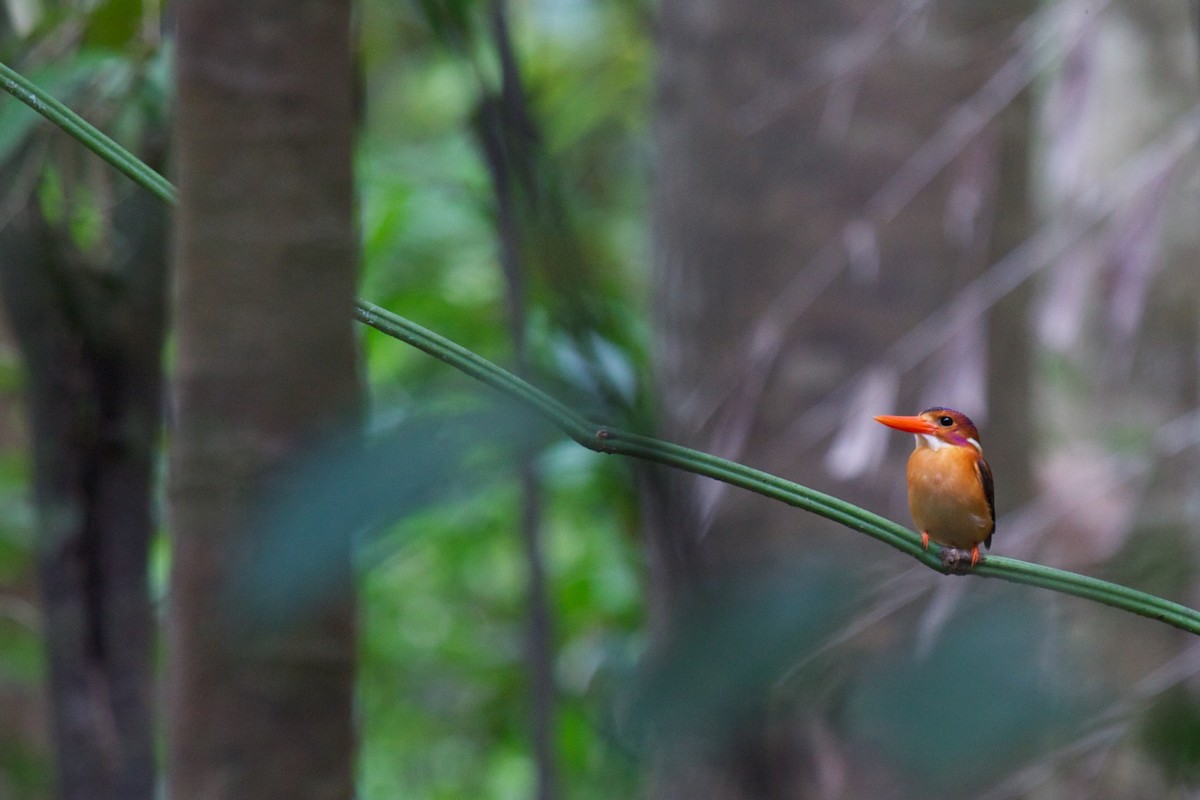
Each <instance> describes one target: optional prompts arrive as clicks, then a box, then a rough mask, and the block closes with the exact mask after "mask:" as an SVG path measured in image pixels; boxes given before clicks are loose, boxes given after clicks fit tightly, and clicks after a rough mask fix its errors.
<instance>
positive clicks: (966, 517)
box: [875, 407, 996, 567]
mask: <svg viewBox="0 0 1200 800" xmlns="http://www.w3.org/2000/svg"><path fill="white" fill-rule="evenodd" d="M875 421H876V422H882V423H883V424H884V425H887V426H888V427H889V428H895V429H896V430H898V431H906V432H908V433H912V434H915V435H916V439H917V447H916V449H915V450H913V453H912V455H911V456H909V457H908V509H909V511H911V512H912V518H913V522H915V523H916V525H917V530H919V531H920V532H921V544H922V546H924V547H925V549H929V540H930V539H932V540H933V541H935V542H937V543H938V544H942V545H946V546H948V547H951V548H954V549H955V550H970V551H971V566H972V567H973V566H975V565H976V564H978V563H979V545H980V544H982V545H983V546H984V547H991V546H992V533H993V532H994V531H995V530H996V500H995V489H994V488H993V486H992V468H991V467H989V466H988V463H987V462H986V461H984V460H983V447H982V445H980V444H979V431H978V430H977V429H976V427H975V423H973V422H971V420H970V419H968V418H967V415H966V414H963V413H962V412H960V411H955V410H953V409H950V408H940V407H936V408H928V409H926V410H924V411H922V412H921V413H920V414H917V415H916V416H915V417H891V416H880V417H875ZM955 560H956V559H955Z"/></svg>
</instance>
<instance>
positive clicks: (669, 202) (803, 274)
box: [647, 0, 1027, 798]
mask: <svg viewBox="0 0 1200 800" xmlns="http://www.w3.org/2000/svg"><path fill="white" fill-rule="evenodd" d="M906 8H909V7H906V6H904V5H903V4H900V3H896V4H891V3H880V2H876V3H853V2H850V3H847V2H832V1H828V2H808V3H795V2H789V1H788V0H770V1H769V2H764V3H758V4H754V6H753V7H752V8H751V7H749V6H747V5H746V4H745V3H743V2H739V0H666V1H665V2H664V3H663V4H662V12H661V24H660V29H659V30H660V34H659V75H658V97H657V131H656V139H657V145H658V152H659V156H660V161H659V169H658V173H657V175H656V187H655V209H654V210H655V258H654V269H655V276H654V277H655V286H654V309H655V312H656V314H657V317H656V320H655V348H656V352H655V361H656V369H657V375H658V381H659V386H658V391H659V402H660V418H661V424H662V428H663V430H662V433H663V434H664V435H665V436H666V437H667V438H670V439H673V440H675V441H681V442H683V443H685V444H688V445H692V446H696V447H699V448H701V449H705V450H709V451H713V452H717V453H718V454H720V455H724V456H728V457H732V458H736V459H740V460H745V461H747V462H749V463H751V464H753V465H754V466H758V467H761V468H764V469H766V470H768V471H771V472H774V473H777V474H781V475H784V476H787V477H795V478H796V479H797V480H799V481H800V482H802V483H805V484H807V485H810V486H814V487H815V488H819V489H823V490H825V491H830V492H833V493H835V494H838V495H839V496H843V497H846V498H847V499H850V500H852V501H855V502H859V503H862V504H864V505H867V506H868V507H872V508H876V509H881V510H888V509H890V510H891V511H892V512H894V513H893V516H895V517H896V518H899V519H903V518H905V516H906V512H905V510H904V509H903V505H902V502H903V501H901V502H900V503H896V502H895V500H896V499H898V497H899V495H898V493H897V492H896V490H895V486H896V476H897V475H901V474H902V469H901V468H900V467H899V466H898V465H896V466H895V468H894V469H880V470H877V471H874V475H872V474H871V473H870V472H867V471H866V470H865V469H859V470H858V472H857V473H856V474H855V475H854V476H853V477H854V480H853V481H852V482H850V481H846V480H845V479H844V478H842V479H839V478H838V477H836V476H835V475H833V474H831V472H830V471H829V470H828V468H827V463H828V462H827V460H826V450H827V445H828V443H829V441H830V437H831V436H832V435H833V434H835V433H837V432H839V431H840V430H842V429H843V428H844V427H846V426H851V427H853V426H857V425H862V424H866V425H872V424H873V423H872V422H870V414H872V413H890V412H888V408H896V409H898V413H914V412H915V411H916V410H918V409H920V408H922V407H924V406H927V405H932V404H933V403H934V402H938V403H942V404H945V405H951V406H959V405H961V406H962V407H963V410H965V411H968V413H972V412H974V411H978V410H979V409H977V408H972V407H971V404H972V403H976V404H979V405H982V404H983V403H984V384H983V382H982V379H980V380H974V381H973V379H972V377H971V373H970V371H969V368H970V367H971V366H973V365H978V364H981V363H986V361H987V358H988V347H987V345H986V342H987V335H986V330H985V325H984V322H983V318H981V317H978V316H977V317H975V318H974V321H972V322H970V323H969V324H967V325H965V326H964V327H963V332H962V334H960V335H959V336H957V337H954V338H953V339H952V340H950V341H947V342H941V343H935V345H933V346H931V348H930V354H931V357H930V358H928V359H924V360H920V361H916V360H914V362H913V363H910V364H906V365H901V366H900V367H898V368H897V372H896V374H895V375H894V376H889V375H888V374H887V370H888V369H890V368H891V364H892V361H894V359H892V360H889V359H890V358H891V354H889V347H890V346H891V345H892V343H893V342H895V341H896V340H898V339H899V338H900V337H902V336H903V335H904V334H906V333H907V332H909V331H910V330H911V329H912V328H913V327H914V326H916V325H917V323H918V322H920V321H921V320H922V319H924V318H925V317H926V316H927V315H928V314H930V313H931V312H933V311H934V310H936V309H938V308H939V307H941V306H942V305H943V304H944V303H946V302H947V301H948V300H949V299H950V298H952V297H954V296H955V293H956V292H957V291H958V290H960V289H961V288H962V287H964V286H965V285H966V284H967V283H968V282H969V281H971V280H972V279H973V278H975V277H977V276H978V275H979V273H980V272H981V270H982V269H983V268H985V267H986V266H988V265H989V264H990V263H991V262H992V260H994V259H995V257H996V256H997V255H1001V254H1003V253H1005V252H1006V251H1007V249H1008V248H1011V247H1012V246H1013V244H1014V243H1015V242H1019V241H1021V239H1022V236H1023V235H1024V232H1025V219H1026V216H1027V215H1026V214H1025V213H1024V203H1025V198H1024V193H1025V186H1024V183H1025V181H1024V169H1025V166H1024V159H1025V157H1026V156H1025V154H1024V151H1023V147H1022V146H1020V145H1016V144H1014V143H1015V142H1018V141H1020V140H1022V139H1023V138H1024V137H1025V136H1026V130H1025V126H1026V121H1027V111H1025V110H1022V108H1018V109H1017V110H1016V111H1015V112H1014V113H1015V116H1012V117H1009V118H1007V119H1004V118H1002V119H1000V120H998V121H992V122H990V123H985V124H982V125H980V129H979V131H978V132H977V133H976V134H975V135H968V136H965V137H963V140H962V141H961V142H959V143H957V144H956V143H954V142H952V141H943V143H942V144H941V145H939V146H935V147H933V148H931V149H927V150H925V151H923V152H924V153H925V156H926V157H925V159H924V161H920V160H918V161H911V160H910V159H911V157H912V156H913V155H914V154H915V153H918V152H920V151H921V148H922V147H925V146H926V145H927V143H928V142H930V141H931V139H932V138H933V137H935V135H937V134H938V131H939V130H940V129H941V128H942V126H943V125H944V124H945V123H946V121H947V120H948V119H949V118H950V117H951V115H952V114H954V113H955V112H956V111H957V110H958V107H959V104H961V103H963V102H964V101H966V100H968V99H969V98H971V97H972V96H973V95H974V94H975V93H976V92H978V91H979V90H980V88H981V87H982V86H984V84H985V83H986V82H987V81H988V80H989V79H991V78H992V77H993V75H994V74H995V73H996V72H997V70H998V69H999V68H1000V66H1001V65H1002V64H1003V63H1004V60H1005V59H1006V58H1008V57H1009V56H1011V55H1012V50H1011V49H1010V48H1009V47H1006V46H1005V43H1006V41H1007V37H1008V36H1010V35H1011V34H1012V32H1013V31H1014V29H1015V26H1016V25H1017V24H1018V23H1019V22H1020V21H1021V19H1022V11H1024V10H1027V9H1025V8H1024V7H1022V8H1015V7H1014V6H1013V5H1012V4H1011V3H1005V4H999V3H970V2H962V3H956V2H935V3H931V4H929V6H928V7H927V8H926V7H922V8H923V10H922V11H921V12H919V13H918V14H917V15H916V16H915V17H914V16H913V15H911V14H910V11H908V10H906ZM831 73H832V74H831ZM960 123H966V127H969V126H970V124H972V118H971V117H970V115H965V116H963V117H962V118H961V119H960ZM963 127H964V125H962V124H960V129H961V128H963ZM942 136H943V137H944V136H945V134H944V133H943V134H942ZM950 138H952V137H950ZM959 145H961V148H960V147H959ZM943 162H944V166H943ZM922 163H925V164H932V165H933V166H932V167H930V168H929V169H928V170H924V171H923V170H921V169H917V168H914V167H916V166H920V164H922ZM1001 165H1003V175H1000V176H999V177H998V172H999V171H1000V170H1001ZM963 193H966V196H968V197H970V198H972V199H975V198H978V199H979V201H980V205H979V206H978V209H976V210H973V209H975V207H974V206H970V205H969V204H967V203H965V202H963V201H962V200H961V199H959V198H960V197H962V196H963ZM995 215H999V216H1000V217H1001V218H1002V219H999V220H998V221H997V222H996V223H995V224H994V225H993V224H990V220H991V219H992V218H993V217H994V216H995ZM1010 215H1011V216H1010ZM1022 303H1023V301H1019V300H1018V301H1015V303H1014V307H1012V308H1009V309H1008V311H1007V312H1006V313H1009V314H1015V315H1017V317H1016V318H1018V319H1019V318H1020V315H1021V312H1022V307H1021V306H1022ZM1015 325H1019V323H1008V324H1007V325H1006V327H1004V328H1003V330H1007V331H1011V330H1012V328H1013V327H1014V326H1015ZM997 330H1001V329H1000V328H998V329H997ZM1026 352H1027V348H1026V347H1025V345H1023V344H1021V342H1020V340H1019V339H1008V340H1005V342H1003V343H998V344H997V345H996V346H993V348H992V354H993V357H994V358H996V359H998V360H995V361H993V362H992V363H991V364H990V365H989V367H991V368H992V369H993V370H996V369H999V368H1000V367H1002V366H1003V369H1004V371H1005V372H1004V374H999V375H997V374H996V373H995V372H992V373H990V374H989V373H987V372H979V373H978V374H979V375H981V376H982V375H987V376H988V377H989V378H992V379H995V380H996V381H998V382H1002V383H1003V384H1004V385H1005V388H1004V389H997V390H996V392H995V393H994V394H993V401H994V402H997V404H998V405H1000V404H1003V405H1004V407H1005V408H1006V409H1007V408H1019V407H1021V406H1022V405H1023V403H1024V402H1025V393H1026V391H1027V389H1026V387H1027V382H1026V381H1025V380H1023V379H1022V378H1021V376H1020V375H1017V376H1014V375H1012V374H1010V373H1009V372H1008V371H1009V370H1017V371H1018V372H1020V371H1023V370H1025V369H1027V356H1026V355H1025V353H1026ZM999 359H1002V360H999ZM872 365H874V366H877V367H879V368H880V370H879V374H880V375H882V384H883V386H884V387H885V388H883V389H882V390H881V391H880V392H879V393H878V397H877V398H876V399H875V401H874V402H875V403H878V402H885V403H888V404H889V406H888V408H880V407H878V406H874V405H870V404H869V405H870V407H868V408H856V407H855V406H854V400H855V399H856V397H857V396H859V395H857V394H856V390H858V389H861V388H862V386H864V384H863V383H860V382H856V376H859V375H860V374H861V370H863V368H864V367H867V366H872ZM959 365H961V367H962V368H961V369H959ZM893 377H894V378H895V379H896V380H898V381H899V382H898V387H899V388H898V390H897V389H891V388H887V387H888V386H889V384H890V382H891V381H892V379H893ZM879 398H882V400H881V399H879ZM1006 413H1008V412H1007V411H1006ZM984 438H985V445H987V444H988V443H989V441H991V439H990V438H989V437H987V435H986V434H985V437H984ZM1017 446H1018V447H1019V446H1020V445H1019V444H1018V445H1017ZM1002 460H1003V461H1004V462H1005V463H1006V465H1007V464H1008V463H1009V462H1012V463H1011V466H1006V469H1011V470H1012V472H1011V473H1008V474H1006V475H1005V476H1004V480H1009V479H1010V478H1011V480H1012V481H1013V482H1014V484H1020V483H1021V482H1022V481H1023V480H1024V478H1023V477H1022V475H1023V474H1024V473H1025V472H1026V471H1027V465H1026V464H1025V463H1024V457H1023V456H1020V455H1018V454H1013V453H1010V452H1009V451H1008V450H1007V449H1006V450H1005V454H1004V455H1003V457H1002ZM647 484H648V486H650V487H652V488H651V490H650V491H648V493H647V506H648V513H647V518H648V522H647V528H648V547H649V548H650V550H651V563H652V570H653V575H652V579H653V586H654V589H655V596H656V604H655V609H656V614H657V620H656V622H657V625H658V628H659V630H660V631H661V630H663V629H666V628H669V626H670V622H671V619H672V617H673V616H674V615H675V614H676V613H677V612H679V611H680V608H681V606H686V605H687V604H688V603H689V602H690V600H689V597H690V596H691V591H692V587H694V586H697V585H704V584H707V583H709V582H711V581H712V580H714V579H717V578H719V577H720V576H722V575H728V574H730V573H731V572H734V571H736V570H738V569H743V570H744V569H746V568H747V567H753V566H754V565H763V564H768V563H772V562H776V561H779V560H781V559H783V560H786V559H791V558H800V557H804V558H811V557H813V556H819V555H821V554H824V555H832V554H837V555H839V556H840V557H841V558H842V559H843V561H844V562H845V563H851V561H852V563H854V564H856V565H859V566H856V569H858V568H865V566H864V565H865V564H867V563H870V562H871V559H875V558H879V559H881V560H884V561H886V560H887V559H891V558H894V557H893V556H892V555H890V554H887V553H884V552H881V551H880V550H879V549H878V548H874V549H873V548H870V547H869V546H868V545H867V544H865V543H864V541H863V540H862V539H861V538H859V537H855V536H853V535H849V534H847V533H846V532H845V531H844V529H841V528H837V527H836V526H834V525H833V524H832V523H827V522H825V521H823V520H818V519H815V518H812V517H807V516H801V515H798V514H797V513H796V512H794V511H793V510H791V509H787V508H783V507H780V506H776V505H772V504H769V503H767V502H765V501H763V500H762V499H761V498H757V497H753V496H750V495H746V494H742V493H733V492H724V491H723V490H721V489H719V488H714V485H713V484H712V483H711V482H702V481H697V480H695V479H692V478H690V477H688V476H679V475H669V474H659V475H656V476H652V477H651V478H649V479H648V482H647ZM1002 536H1003V533H1002V532H1000V533H998V537H1002ZM752 571H753V570H752ZM747 703H748V704H749V705H750V706H751V707H755V706H756V705H757V704H759V703H763V707H764V708H766V707H767V706H766V704H765V703H764V702H763V700H762V699H760V698H748V699H747ZM810 710H811V712H812V713H813V716H814V717H817V716H819V715H820V712H821V710H820V709H810ZM751 719H752V722H751V723H749V724H747V725H746V726H745V727H744V728H743V729H741V730H737V731H734V732H731V733H730V735H729V741H728V742H726V743H725V746H724V747H723V749H722V750H721V751H720V754H719V755H718V756H712V755H711V753H710V754H709V755H708V756H706V757H704V758H695V757H691V756H689V752H688V750H687V749H686V747H685V748H683V749H682V750H680V751H674V754H673V755H671V754H668V755H667V756H665V757H664V761H663V768H662V771H661V772H660V775H659V780H658V781H657V782H656V789H655V795H656V796H658V797H664V798H666V797H680V798H682V797H691V798H695V797H776V796H778V797H785V796H787V797H790V796H801V794H806V793H809V792H812V793H816V791H817V789H818V788H819V787H820V786H821V785H824V786H825V787H826V788H827V789H828V788H829V786H830V785H831V784H829V783H824V784H823V783H822V782H823V781H826V780H827V779H826V778H825V777H822V776H821V775H819V774H817V773H818V770H817V769H816V767H815V766H814V764H815V763H816V760H817V759H816V756H815V755H814V753H815V752H816V751H815V749H814V748H813V747H812V746H811V745H812V742H811V741H809V740H808V738H807V737H806V735H805V734H804V732H803V729H804V726H803V725H801V724H799V723H798V722H797V721H796V720H795V719H792V720H780V719H776V718H775V716H774V714H773V713H770V712H768V711H765V710H764V711H756V712H754V714H753V715H752V717H751ZM681 754H682V755H681ZM872 774H873V769H872V768H871V767H870V765H866V768H864V769H863V770H861V772H859V773H856V774H854V775H853V776H852V777H850V778H847V777H845V776H843V777H841V778H839V779H838V780H840V781H842V783H843V784H845V782H846V781H848V780H849V781H852V783H851V784H850V785H853V786H857V788H858V789H859V790H861V792H860V793H862V792H866V793H869V792H870V791H871V790H870V789H869V788H867V787H868V786H870V783H869V781H870V780H871V776H872ZM829 780H832V779H829ZM830 791H831V792H832V793H833V794H836V793H837V792H836V791H833V790H830ZM849 793H850V794H853V792H849ZM864 796H865V795H864Z"/></svg>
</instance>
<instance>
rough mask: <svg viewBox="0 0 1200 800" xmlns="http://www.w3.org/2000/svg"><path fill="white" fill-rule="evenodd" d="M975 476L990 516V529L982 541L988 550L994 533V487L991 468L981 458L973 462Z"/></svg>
mask: <svg viewBox="0 0 1200 800" xmlns="http://www.w3.org/2000/svg"><path fill="white" fill-rule="evenodd" d="M975 474H976V475H977V476H979V482H980V483H981V484H983V493H984V495H986V496H987V503H988V512H989V513H990V514H991V515H992V529H991V530H990V531H988V535H987V538H986V539H984V540H983V546H984V547H987V548H989V549H990V548H991V546H992V534H993V533H995V532H996V487H995V485H994V484H993V483H992V468H991V467H989V466H988V463H987V462H986V461H984V460H983V459H982V458H979V459H976V460H975Z"/></svg>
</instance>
